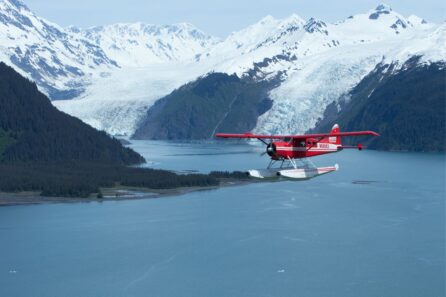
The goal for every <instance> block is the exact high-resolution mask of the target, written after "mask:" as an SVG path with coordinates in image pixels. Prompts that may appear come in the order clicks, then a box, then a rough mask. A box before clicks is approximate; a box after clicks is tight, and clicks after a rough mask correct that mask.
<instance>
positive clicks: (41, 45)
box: [0, 0, 446, 139]
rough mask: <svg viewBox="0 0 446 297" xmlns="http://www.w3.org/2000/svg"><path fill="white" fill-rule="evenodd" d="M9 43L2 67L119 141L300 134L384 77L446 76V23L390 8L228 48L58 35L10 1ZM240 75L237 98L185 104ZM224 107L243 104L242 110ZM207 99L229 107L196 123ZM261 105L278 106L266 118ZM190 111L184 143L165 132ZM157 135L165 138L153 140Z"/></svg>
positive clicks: (128, 32) (160, 30) (121, 28)
mask: <svg viewBox="0 0 446 297" xmlns="http://www.w3.org/2000/svg"><path fill="white" fill-rule="evenodd" d="M0 41H1V43H0V60H1V61H4V62H6V63H7V64H9V65H12V66H13V67H14V68H15V69H17V70H18V71H20V73H22V74H24V75H26V76H27V77H29V78H31V79H32V80H34V81H35V82H36V83H37V85H38V86H39V88H40V89H41V90H42V91H43V92H45V93H46V94H48V95H49V96H50V98H51V99H53V100H57V101H53V104H54V105H56V107H58V108H59V109H61V110H63V111H65V112H67V113H69V114H72V115H74V116H76V117H79V118H80V119H82V120H83V121H85V122H87V123H88V124H90V125H92V126H94V127H96V128H99V129H102V130H105V131H107V132H108V133H111V134H125V135H133V134H134V133H135V131H137V133H136V134H135V137H137V138H152V137H155V138H174V139H177V138H182V137H184V138H207V137H209V136H210V135H208V134H209V133H208V132H209V131H207V130H206V131H207V132H206V133H204V130H202V131H195V130H194V129H201V128H199V127H202V126H203V125H205V124H206V123H210V124H209V125H210V126H212V129H211V128H209V129H210V130H212V131H213V129H215V128H217V130H218V129H223V128H224V129H233V130H234V132H245V131H241V129H246V128H248V129H251V130H253V131H255V132H259V133H286V134H289V133H303V132H305V131H308V130H310V129H318V128H319V127H321V126H320V125H322V124H323V123H324V122H327V121H328V119H327V118H326V114H327V113H328V114H331V116H333V115H335V114H336V115H340V114H341V113H342V108H346V106H347V105H348V104H347V103H348V102H350V101H353V100H355V101H356V100H357V99H358V97H357V96H356V97H355V96H353V92H354V90H355V89H357V88H358V86H359V85H360V84H361V83H362V82H363V81H364V79H366V77H369V76H370V75H372V74H373V73H375V72H377V71H378V72H379V71H381V70H382V71H385V75H386V77H391V76H393V75H399V74H401V73H402V72H404V71H405V70H406V66H407V65H409V64H410V65H411V66H410V69H412V70H413V69H417V68H421V69H426V67H429V66H430V65H433V67H435V68H436V69H437V70H439V71H440V75H441V73H442V72H441V71H444V70H443V69H444V65H445V61H446V47H445V46H444V45H445V44H446V24H445V23H444V22H443V23H441V24H432V23H429V22H427V21H426V20H423V19H422V18H420V17H417V16H409V17H404V16H402V15H401V14H399V13H397V12H395V11H394V10H392V9H391V8H390V7H389V6H387V5H379V6H377V7H376V8H375V9H372V10H370V11H368V12H365V13H360V14H357V15H353V16H350V17H347V18H346V19H344V20H341V21H339V22H336V23H328V22H324V21H322V20H317V19H315V18H310V19H308V20H304V19H302V18H301V17H299V16H298V15H295V14H293V15H291V16H290V17H288V18H285V19H281V20H278V19H275V18H273V17H271V16H267V17H265V18H263V19H262V20H260V21H259V22H258V23H256V24H253V25H251V26H249V27H247V28H245V29H243V30H241V31H238V32H234V33H232V34H231V35H230V36H228V37H227V38H225V39H223V40H220V39H218V38H215V37H212V36H210V35H208V34H206V33H203V32H202V31H200V30H199V29H197V28H195V27H193V26H192V25H190V24H185V23H183V24H175V25H169V26H158V25H147V24H141V23H136V24H114V25H109V26H102V27H95V28H89V29H85V30H84V29H79V28H75V27H69V28H61V27H59V26H57V25H55V24H52V23H50V22H48V21H46V20H44V19H43V18H40V17H38V16H36V15H35V14H33V13H32V12H31V11H30V10H29V9H28V8H27V7H26V6H25V4H24V3H23V2H20V1H19V0H4V1H3V2H0ZM414 59H415V60H414ZM409 61H416V62H415V63H408V62H409ZM380 65H392V67H391V68H382V67H380ZM405 65H406V66H405ZM213 73H221V74H225V75H217V76H214V74H213ZM429 73H430V72H429ZM233 74H236V75H237V77H238V81H237V82H231V83H232V84H234V83H235V84H237V86H236V87H235V90H237V91H238V92H239V93H234V94H232V95H230V94H228V93H220V94H217V97H218V98H219V99H216V98H214V97H212V96H210V97H209V94H206V95H204V97H203V96H202V97H200V98H198V97H194V98H195V99H194V101H193V102H196V103H194V104H196V106H195V107H196V108H195V107H194V104H192V103H191V102H182V100H187V98H191V97H190V95H191V93H190V91H191V89H190V88H191V87H192V86H194V85H207V84H208V82H209V81H214V79H215V77H219V78H220V79H222V82H221V84H218V85H219V86H221V85H225V83H226V82H227V76H231V75H233ZM383 74H384V72H383ZM209 76H211V77H212V79H208V77H209ZM201 80H203V82H201ZM436 83H439V84H444V82H442V81H441V80H440V81H436ZM244 84H249V85H250V88H253V89H255V88H256V87H255V86H257V87H258V89H256V90H255V91H252V92H250V94H252V96H258V95H259V94H262V98H248V99H247V100H243V99H240V98H246V96H248V95H246V93H245V92H246V88H245V87H243V85H244ZM419 87H421V88H425V87H428V86H427V85H420V86H419ZM440 89H441V86H440ZM370 91H371V92H372V91H373V90H370ZM401 91H402V90H401ZM182 92H187V94H186V95H185V96H183V95H182ZM217 93H218V92H217ZM403 93H404V92H400V90H396V91H395V93H392V98H387V100H391V99H395V100H399V101H400V102H403V101H404V98H401V96H402V95H401V96H400V94H403ZM194 96H195V95H194ZM225 96H236V97H237V96H240V97H237V98H238V99H236V100H235V101H233V100H230V99H231V98H229V97H228V98H226V97H225ZM364 96H365V95H364ZM182 98H183V99H182ZM206 98H207V100H214V99H215V100H220V101H219V104H217V105H216V106H218V107H219V108H220V109H221V110H219V111H218V112H215V113H213V114H212V113H209V112H207V114H206V116H203V115H202V114H201V112H197V110H201V111H205V110H206V109H207V108H208V107H205V106H204V105H203V104H202V103H200V102H207V101H206V100H205V99H206ZM58 99H59V100H58ZM60 99H71V100H60ZM360 99H364V98H360ZM424 99H425V98H421V97H420V98H418V100H424ZM158 100H159V101H158ZM262 100H265V101H264V102H269V103H268V104H267V105H262V106H263V108H264V109H260V111H261V112H257V111H256V110H257V108H258V106H259V104H260V102H261V101H262ZM242 101H244V102H245V103H246V104H245V106H244V107H243V108H244V110H249V109H250V110H251V111H253V112H249V116H247V118H248V119H249V120H248V121H245V119H244V120H241V118H243V115H242V114H240V113H239V114H240V115H239V116H238V117H235V115H236V114H237V110H235V108H239V107H238V105H233V104H230V103H232V102H242ZM155 102H158V103H157V104H155ZM168 102H169V103H168ZM421 102H422V101H421ZM188 105H189V106H191V107H190V108H188V109H186V111H185V113H184V114H182V119H183V120H182V122H181V125H182V126H181V130H182V131H183V132H184V133H185V134H183V132H181V133H177V132H175V131H174V130H178V123H177V124H172V125H169V124H166V121H167V119H168V118H169V117H172V115H174V114H179V113H180V112H181V111H182V110H183V108H185V107H186V106H188ZM260 105H261V104H260ZM167 106H168V107H169V109H168V110H165V108H166V107H167ZM192 107H193V108H192ZM327 110H331V112H327ZM187 112H189V113H187ZM438 112H440V111H438ZM154 115H156V119H155V118H153V116H154ZM197 116H198V118H197ZM228 116H230V118H231V117H232V118H231V120H228ZM161 119H162V120H161ZM210 119H212V120H211V121H209V120H210ZM239 120H240V122H238V121H239ZM200 121H202V122H200ZM169 123H172V121H171V122H169ZM188 123H194V124H190V125H188ZM219 123H225V124H224V125H221V126H220V127H219V126H218V125H219ZM231 123H232V124H231ZM157 125H163V126H162V128H163V131H164V132H162V133H161V132H157V133H158V134H156V135H155V134H153V132H149V131H156V129H157V128H156V127H157ZM149 126H152V127H149ZM212 131H210V132H212ZM198 132H200V133H198ZM182 135H184V136H182Z"/></svg>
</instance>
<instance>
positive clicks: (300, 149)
mask: <svg viewBox="0 0 446 297" xmlns="http://www.w3.org/2000/svg"><path fill="white" fill-rule="evenodd" d="M325 145H327V146H328V147H319V145H318V146H314V147H311V148H307V147H297V146H278V147H276V149H277V150H278V151H294V152H307V151H309V152H334V151H337V150H338V146H337V145H334V144H328V143H327V144H325V143H324V146H325Z"/></svg>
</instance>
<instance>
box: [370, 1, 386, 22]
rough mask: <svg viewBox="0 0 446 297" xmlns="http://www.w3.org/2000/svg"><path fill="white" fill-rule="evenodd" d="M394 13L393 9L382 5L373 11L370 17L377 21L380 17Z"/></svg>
mask: <svg viewBox="0 0 446 297" xmlns="http://www.w3.org/2000/svg"><path fill="white" fill-rule="evenodd" d="M391 12H392V8H391V7H390V6H389V5H387V4H380V5H378V6H377V7H376V8H375V10H373V11H372V12H371V13H370V15H369V19H371V20H377V19H378V18H379V17H380V16H382V15H385V14H390V13H391Z"/></svg>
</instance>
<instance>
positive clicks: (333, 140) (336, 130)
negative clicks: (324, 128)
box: [328, 124, 341, 145]
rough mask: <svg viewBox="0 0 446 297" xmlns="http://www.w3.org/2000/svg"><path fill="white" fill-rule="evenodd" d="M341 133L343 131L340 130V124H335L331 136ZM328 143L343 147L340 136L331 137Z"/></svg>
mask: <svg viewBox="0 0 446 297" xmlns="http://www.w3.org/2000/svg"><path fill="white" fill-rule="evenodd" d="M339 132H341V129H339V125H338V124H334V126H333V128H331V131H330V134H334V133H339ZM328 142H329V143H332V144H338V145H341V137H340V136H330V137H329V138H328Z"/></svg>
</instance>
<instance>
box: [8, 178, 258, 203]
mask: <svg viewBox="0 0 446 297" xmlns="http://www.w3.org/2000/svg"><path fill="white" fill-rule="evenodd" d="M256 182H259V181H254V180H237V179H220V184H219V185H217V186H208V187H182V188H174V189H148V188H136V187H115V188H101V191H102V192H103V194H104V197H103V198H97V197H88V198H81V197H46V196H40V193H39V192H21V193H7V192H0V207H6V206H19V205H38V204H53V203H90V202H108V201H130V200H142V199H159V198H167V197H177V196H181V195H184V194H188V193H194V192H200V191H212V190H218V189H220V188H224V187H234V186H242V185H246V184H251V183H256Z"/></svg>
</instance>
